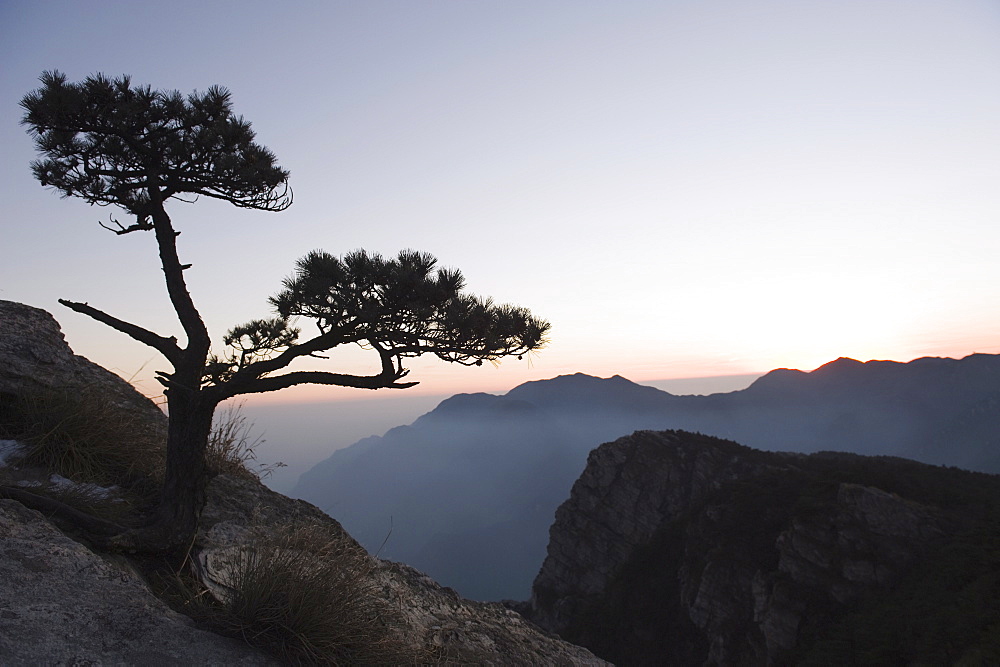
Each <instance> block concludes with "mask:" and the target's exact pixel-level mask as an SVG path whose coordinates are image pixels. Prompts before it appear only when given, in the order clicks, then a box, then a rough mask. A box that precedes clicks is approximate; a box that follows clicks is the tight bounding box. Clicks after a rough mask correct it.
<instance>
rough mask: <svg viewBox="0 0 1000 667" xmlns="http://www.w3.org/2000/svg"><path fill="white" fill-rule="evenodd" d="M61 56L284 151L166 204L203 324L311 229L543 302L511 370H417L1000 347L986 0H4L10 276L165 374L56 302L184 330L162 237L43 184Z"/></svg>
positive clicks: (646, 370)
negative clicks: (159, 248)
mask: <svg viewBox="0 0 1000 667" xmlns="http://www.w3.org/2000/svg"><path fill="white" fill-rule="evenodd" d="M50 69H58V70H61V71H63V72H65V73H66V74H67V75H68V76H69V78H70V80H72V81H79V80H81V79H83V78H84V77H85V76H87V75H88V74H91V73H96V72H103V73H106V74H109V75H119V74H123V73H128V74H131V75H132V77H133V80H134V81H135V82H137V83H141V84H147V83H148V84H150V85H151V86H153V87H154V88H160V89H178V90H181V91H182V92H185V93H187V92H191V91H192V90H195V89H197V90H205V89H206V88H208V87H209V86H211V85H213V84H221V85H223V86H226V87H228V88H229V89H230V90H231V91H232V94H233V99H234V106H235V109H236V110H237V112H238V113H240V114H242V115H244V116H245V117H246V118H247V119H249V120H250V121H251V122H252V123H253V125H254V128H255V129H256V131H257V136H258V140H259V141H260V142H261V143H263V144H264V145H266V146H268V147H269V148H271V149H272V150H273V151H274V152H275V153H276V154H277V156H278V159H279V163H280V164H281V165H282V166H283V167H285V168H287V169H289V170H290V171H291V184H292V187H293V189H294V192H295V204H294V205H293V206H292V207H291V209H289V210H288V211H286V212H284V213H280V214H267V213H260V212H250V211H246V210H240V209H236V208H233V207H231V206H227V205H225V204H222V203H219V202H215V201H208V200H202V201H199V202H197V203H196V204H193V205H192V204H184V203H180V202H177V203H175V204H174V205H173V206H172V207H171V208H170V209H169V210H170V212H171V214H172V216H173V219H174V221H175V224H176V226H177V227H178V229H181V230H182V231H183V235H182V236H181V237H180V239H179V242H180V252H181V257H182V260H184V261H186V262H191V263H192V264H193V265H194V266H193V268H192V269H191V270H190V271H188V272H187V273H186V276H187V278H188V280H189V281H190V287H191V291H192V293H193V296H194V298H195V302H196V303H197V304H198V305H199V307H200V308H201V310H202V312H203V314H204V316H205V319H206V321H207V323H208V325H209V328H210V330H211V331H212V332H213V333H214V334H215V336H216V338H220V337H221V335H222V334H223V333H224V332H225V330H226V329H227V328H228V327H230V326H232V325H233V324H236V323H239V322H243V321H246V320H248V319H252V318H256V317H261V316H266V315H268V311H267V304H266V298H267V297H268V296H269V295H271V294H272V293H274V292H275V291H276V290H277V289H278V288H279V287H280V282H281V279H282V278H283V277H285V276H286V275H287V274H288V273H289V272H290V270H291V269H292V266H293V263H294V261H295V260H296V259H297V258H298V257H300V256H301V255H303V254H305V253H306V252H307V251H309V250H311V249H314V248H323V249H325V250H327V251H330V252H332V253H335V254H341V253H344V252H347V251H350V250H353V249H356V248H366V249H368V250H371V251H376V252H381V253H384V254H395V253H396V252H397V251H398V250H399V249H401V248H415V249H418V250H424V251H428V252H431V253H433V254H434V255H436V256H437V257H438V258H439V259H440V261H441V262H442V264H444V265H447V266H454V267H457V268H460V269H462V271H463V272H464V273H465V275H466V278H467V281H468V285H469V288H470V290H472V291H474V292H476V293H479V294H483V295H489V296H492V297H493V298H494V299H496V300H497V301H503V302H512V303H516V304H519V305H524V306H527V307H529V308H531V309H532V311H533V312H534V313H536V314H537V315H539V316H541V317H544V318H546V319H549V320H550V321H551V322H552V325H553V328H552V333H551V340H552V343H551V345H550V347H549V348H548V349H547V350H545V351H544V352H542V353H541V354H540V355H538V356H537V357H535V358H532V359H531V360H530V364H529V363H528V361H527V360H526V361H522V362H517V361H513V360H512V361H508V362H505V363H504V364H502V365H501V366H500V368H499V369H496V368H492V367H489V366H486V367H484V368H471V369H470V368H463V367H458V366H454V367H453V366H448V365H446V364H444V363H443V362H439V361H436V360H433V359H427V360H419V361H416V362H414V363H413V364H412V368H413V372H412V375H411V378H412V379H416V380H423V383H422V384H421V385H420V386H419V387H418V388H415V389H413V390H410V391H415V392H424V393H433V394H450V393H455V392H459V391H504V390H507V389H509V388H511V387H513V386H515V385H517V384H519V383H521V382H524V381H526V380H529V379H539V378H547V377H552V376H555V375H559V374H563V373H572V372H577V371H581V372H585V373H589V374H592V375H600V376H608V375H612V374H616V373H617V374H621V375H624V376H626V377H628V378H630V379H632V380H635V381H643V380H655V379H662V378H683V377H698V376H717V375H731V374H742V373H752V372H763V371H767V370H769V369H772V368H776V367H791V368H800V369H803V370H810V369H812V368H815V367H816V366H818V365H820V364H822V363H825V362H827V361H830V360H832V359H835V358H837V357H840V356H850V357H854V358H857V359H860V360H868V359H895V360H899V361H909V360H910V359H913V358H916V357H921V356H955V357H962V356H965V355H968V354H971V353H973V352H990V353H997V352H1000V261H998V259H1000V3H998V2H996V1H995V0H982V1H972V0H969V1H966V0H933V1H925V0H905V1H903V0H900V1H885V0H840V1H837V2H834V1H822V2H821V1H812V0H777V1H756V0H742V1H738V2H736V1H719V2H712V1H703V2H694V1H690V2H670V1H668V0H657V1H650V2H638V1H629V0H621V1H611V0H605V1H601V2H595V1H591V0H562V1H546V0H531V1H529V2H523V1H476V0H464V1H459V0H454V1H443V0H435V1H424V0H406V1H394V2H382V1H378V0H375V1H370V2H361V1H357V2H331V1H326V2H291V3H287V4H284V5H279V4H277V3H274V2H266V3H265V2H258V1H245V2H235V1H229V2H222V1H211V0H200V1H199V2H189V1H186V0H182V1H172V2H135V1H128V2H126V1H121V2H108V1H100V0H88V1H85V2H84V1H80V0H75V1H62V2H47V1H45V0H32V1H30V2H29V1H24V0H5V1H4V2H3V3H2V4H0V105H2V109H3V113H2V114H0V146H2V155H3V159H2V161H0V170H2V173H0V188H2V192H0V198H2V201H3V211H2V214H0V215H2V223H0V224H2V227H0V248H2V260H0V299H6V300H12V301H19V302H23V303H27V304H30V305H33V306H37V307H40V308H44V309H46V310H48V311H50V312H52V313H54V314H55V315H56V317H57V318H58V319H59V321H60V323H61V324H62V326H63V330H64V332H65V333H66V336H67V339H68V341H69V343H70V345H71V346H72V347H73V349H74V350H75V351H76V352H77V353H79V354H83V355H85V356H87V357H88V358H90V359H91V360H93V361H95V362H97V363H100V364H102V365H104V366H107V367H109V368H113V369H115V370H116V371H117V372H119V373H120V374H122V375H124V376H126V377H134V378H135V380H136V381H137V382H138V383H139V385H140V386H141V387H142V388H143V390H145V391H148V392H151V393H155V392H156V391H157V388H158V385H156V384H155V383H154V382H153V381H152V380H151V378H152V375H153V371H154V370H156V369H158V368H164V367H165V362H164V361H163V360H162V359H161V358H159V357H157V356H156V355H154V353H152V352H151V351H150V350H149V349H148V348H145V347H144V346H142V345H140V344H138V343H135V342H133V341H131V340H130V339H128V338H126V337H125V336H123V335H120V334H118V333H116V332H113V331H111V330H109V329H107V328H105V327H103V326H102V325H100V324H97V323H94V322H91V321H90V320H88V319H87V318H85V317H84V316H82V315H77V314H75V313H72V312H70V311H68V310H66V309H65V308H62V307H60V306H59V305H58V304H57V303H56V299H57V298H68V299H72V300H77V301H86V302H89V303H90V304H91V305H94V306H96V307H98V308H100V309H102V310H105V311H106V312H109V313H112V314H114V315H117V316H119V317H122V318H124V319H127V320H132V321H135V322H136V323H138V324H141V325H143V326H145V327H147V328H150V329H153V330H155V331H157V332H159V333H161V334H164V335H172V334H177V333H178V332H179V327H178V325H177V324H176V321H175V318H174V316H173V313H172V311H171V309H170V307H169V303H168V301H167V298H166V290H165V288H164V285H163V281H162V276H161V272H160V270H159V268H158V264H157V260H156V249H155V243H154V239H153V237H152V235H150V234H130V235H128V236H124V237H116V236H114V235H112V234H110V233H109V232H105V231H104V230H102V229H101V228H100V227H99V226H98V224H97V223H98V221H99V220H107V216H108V214H109V213H111V211H109V210H108V209H100V208H88V206H87V205H86V204H84V203H83V202H81V201H80V200H76V199H60V198H59V197H58V196H57V195H56V194H54V193H53V192H50V191H47V190H46V189H45V188H42V187H41V186H40V185H39V184H38V183H37V182H36V181H34V180H33V179H32V176H31V173H30V170H29V167H28V163H29V162H30V161H31V160H32V159H33V157H34V148H33V144H32V140H31V138H30V137H29V136H28V135H27V133H26V132H25V130H24V128H23V127H22V126H20V125H19V123H18V121H19V120H20V117H21V110H20V108H19V107H18V102H19V100H20V98H21V97H22V96H23V95H24V94H25V93H27V92H29V91H30V90H32V89H34V88H36V87H37V86H38V76H39V75H40V74H41V72H42V71H43V70H50ZM375 361H376V360H374V359H370V358H369V357H368V356H367V355H366V354H365V353H364V352H363V351H360V350H350V351H344V352H342V353H341V352H338V353H335V354H334V355H333V357H332V358H331V360H330V361H328V362H323V364H322V365H321V367H323V368H328V369H330V370H341V371H347V372H360V373H367V372H371V371H372V370H374V369H375V365H376V364H375ZM359 394H364V392H363V391H362V390H343V391H340V390H335V389H331V388H319V389H317V388H309V389H305V388H303V389H296V390H290V391H289V393H288V395H287V397H286V400H307V399H315V398H318V397H321V396H322V397H328V398H335V397H358V396H359Z"/></svg>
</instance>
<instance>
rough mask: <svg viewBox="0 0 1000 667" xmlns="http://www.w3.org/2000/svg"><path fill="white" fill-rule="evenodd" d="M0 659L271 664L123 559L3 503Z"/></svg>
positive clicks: (28, 662) (18, 506)
mask: <svg viewBox="0 0 1000 667" xmlns="http://www.w3.org/2000/svg"><path fill="white" fill-rule="evenodd" d="M0 580H2V581H3V585H2V586H0V663H2V664H4V665H102V664H107V665H124V664H127V665H136V664H142V665H195V664H198V665H231V664H241V665H267V664H274V663H273V661H271V660H270V659H269V658H267V657H265V656H264V655H262V654H261V653H259V652H257V651H255V650H254V649H252V648H251V647H249V646H247V645H246V644H245V643H243V642H241V641H238V640H235V639H227V638H225V637H220V636H218V635H215V634H212V633H210V632H205V631H203V630H199V629H198V628H196V627H195V626H194V622H193V621H191V619H189V618H187V617H186V616H182V615H181V614H178V613H176V612H174V611H172V610H170V608H168V607H167V606H166V605H165V604H164V603H163V602H161V601H160V600H158V599H157V598H156V597H154V596H153V594H152V593H150V592H149V589H148V588H147V587H146V585H145V583H144V582H143V581H142V579H140V578H139V576H137V575H136V574H135V573H134V572H133V571H132V570H131V569H130V568H129V567H128V566H127V565H126V564H124V562H122V561H119V562H113V561H109V560H105V559H104V558H102V557H100V556H98V555H96V554H94V553H93V552H92V551H90V550H89V549H87V548H86V547H85V546H83V545H81V544H78V543H77V542H74V541H73V540H71V539H69V538H68V537H65V536H64V535H63V534H62V533H60V532H59V531H58V530H56V528H55V527H53V526H52V524H50V523H49V522H48V521H47V520H46V519H45V517H43V516H42V515H41V514H40V513H38V512H35V511H33V510H29V509H26V508H24V507H23V506H22V505H21V504H19V503H17V502H15V501H13V500H0Z"/></svg>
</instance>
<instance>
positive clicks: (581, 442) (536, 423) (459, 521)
mask: <svg viewBox="0 0 1000 667" xmlns="http://www.w3.org/2000/svg"><path fill="white" fill-rule="evenodd" d="M665 429H684V430H688V431H696V432H701V433H705V434H708V435H713V436H717V437H723V438H728V439H730V440H735V441H737V442H739V443H741V444H744V445H747V446H750V447H755V448H757V449H763V450H772V451H798V452H806V453H809V452H816V451H821V450H833V451H847V452H855V453H859V454H869V455H892V456H901V457H906V458H912V459H916V460H919V461H923V462H925V463H934V464H947V465H952V466H957V467H962V468H967V469H971V470H980V471H985V472H1000V355H985V354H975V355H971V356H969V357H966V358H964V359H960V360H956V359H945V358H924V359H917V360H915V361H912V362H910V363H898V362H892V361H869V362H866V363H861V362H858V361H855V360H853V359H838V360H836V361H833V362H830V363H828V364H826V365H824V366H822V367H820V368H818V369H816V370H814V371H812V372H802V371H795V370H788V369H779V370H775V371H772V372H770V373H768V374H767V375H765V376H763V377H761V378H760V379H758V380H757V381H756V382H754V383H753V384H752V385H751V386H750V387H748V388H747V389H744V390H741V391H734V392H730V393H726V394H712V395H709V396H674V395H672V394H669V393H667V392H664V391H660V390H658V389H654V388H652V387H646V386H642V385H639V384H636V383H634V382H631V381H629V380H627V379H625V378H622V377H620V376H615V377H612V378H607V379H602V378H595V377H591V376H588V375H584V374H581V373H577V374H576V375H563V376H559V377H557V378H553V379H550V380H540V381H536V382H528V383H525V384H523V385H520V386H518V387H515V388H514V389H512V390H511V391H509V392H508V393H507V394H506V395H504V396H494V395H490V394H460V395H457V396H453V397H452V398H449V399H447V400H445V401H443V402H442V403H441V404H440V405H439V406H438V407H437V408H436V409H435V410H433V411H431V412H429V413H427V414H425V415H423V416H422V417H420V418H419V419H417V420H416V421H415V422H414V423H413V424H412V425H410V426H401V427H398V428H395V429H392V430H390V431H389V432H388V433H386V434H385V435H384V436H382V437H371V438H366V439H364V440H361V441H359V442H358V443H356V444H354V445H352V446H351V447H348V448H346V449H342V450H339V451H336V452H334V453H333V455H332V456H330V458H328V459H327V460H325V461H322V462H321V463H319V464H317V465H316V466H315V467H313V468H312V469H311V470H309V471H308V472H306V473H305V474H303V475H302V477H301V478H300V480H299V483H298V485H297V486H296V487H295V489H294V490H293V492H292V495H294V496H296V497H300V498H303V499H305V500H308V501H310V502H312V503H315V504H316V505H318V506H319V507H321V508H322V509H324V510H325V511H327V512H328V513H329V514H331V515H332V516H333V517H335V518H336V519H338V520H340V521H341V522H342V523H343V524H344V526H345V528H347V529H348V530H349V531H350V532H351V534H352V535H354V536H355V537H356V538H357V539H358V540H359V541H360V542H361V543H362V544H364V545H365V546H366V547H367V548H368V549H369V550H371V551H376V550H378V549H379V547H380V545H382V543H383V541H385V546H384V547H383V549H382V552H381V554H380V555H381V556H382V557H384V558H389V559H392V560H401V561H403V562H406V563H408V564H410V565H412V566H414V567H416V568H418V569H420V570H423V571H425V572H427V573H428V574H430V575H431V576H432V577H434V578H435V579H437V580H438V581H440V582H441V583H443V584H445V585H448V586H452V587H454V588H456V589H457V590H458V591H459V592H461V593H462V594H463V595H465V596H467V597H471V598H477V599H486V600H490V599H501V598H511V599H526V598H527V597H528V594H529V591H530V586H531V581H532V579H533V578H534V576H535V574H536V573H537V572H538V568H539V567H540V565H541V563H542V559H543V558H544V556H545V548H546V544H547V539H548V535H547V531H548V527H549V526H550V525H551V523H552V519H553V516H554V512H555V509H556V507H557V506H558V505H559V504H560V503H561V502H562V501H563V500H565V499H566V498H567V497H568V496H569V490H570V487H571V486H572V484H573V482H574V481H575V480H576V479H577V477H578V476H579V475H580V473H581V472H582V471H583V468H584V465H585V463H586V459H587V454H588V453H589V452H590V450H591V449H593V448H594V447H596V446H597V445H599V444H601V443H602V442H606V441H609V440H613V439H616V438H618V437H620V436H622V435H627V434H629V433H632V432H633V431H636V430H665ZM390 530H391V534H389V533H390ZM387 535H388V539H386V537H387Z"/></svg>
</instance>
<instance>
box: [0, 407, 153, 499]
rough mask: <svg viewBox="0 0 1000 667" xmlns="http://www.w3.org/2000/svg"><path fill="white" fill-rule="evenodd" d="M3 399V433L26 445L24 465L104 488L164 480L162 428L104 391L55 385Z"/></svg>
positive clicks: (22, 460) (22, 463) (21, 460)
mask: <svg viewBox="0 0 1000 667" xmlns="http://www.w3.org/2000/svg"><path fill="white" fill-rule="evenodd" d="M4 402H5V403H8V405H7V407H6V409H5V410H4V415H5V419H4V422H5V423H4V431H5V433H6V434H7V435H8V437H10V438H12V439H15V440H17V441H19V442H20V443H22V444H23V445H25V446H26V448H27V450H26V452H25V454H24V456H23V457H21V459H20V464H21V465H22V466H37V467H40V468H44V469H45V470H48V471H51V472H53V473H57V474H59V475H61V476H63V477H66V478H68V479H71V480H73V481H76V482H87V483H91V484H98V485H105V486H107V485H113V484H119V485H125V486H136V485H137V484H139V483H140V482H142V481H150V480H158V479H160V478H162V471H163V466H164V461H165V457H166V443H165V442H164V438H163V435H164V431H163V430H162V429H158V428H155V427H151V424H150V422H149V418H148V416H145V415H137V414H135V413H134V412H132V411H130V410H128V409H125V408H123V407H122V406H120V405H118V404H116V403H115V402H114V401H113V400H112V399H111V398H110V397H108V396H107V395H105V394H103V393H100V392H97V391H93V392H87V391H68V390H54V389H53V390H46V391H38V392H34V393H30V394H21V395H17V396H13V397H9V398H7V397H5V401H4Z"/></svg>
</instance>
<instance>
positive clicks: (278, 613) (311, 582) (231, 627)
mask: <svg viewBox="0 0 1000 667" xmlns="http://www.w3.org/2000/svg"><path fill="white" fill-rule="evenodd" d="M374 567H375V564H374V561H373V560H372V559H371V558H370V557H369V556H368V554H367V553H365V551H364V550H363V549H362V548H361V547H359V546H358V545H357V544H354V543H353V542H351V541H350V540H348V539H344V538H342V537H338V536H334V535H331V534H330V532H329V530H328V529H325V528H324V527H322V526H320V525H300V526H292V527H286V528H280V529H274V530H272V531H263V530H256V531H255V533H254V535H253V536H252V539H251V540H249V541H248V543H247V544H246V545H241V546H240V547H239V548H236V549H234V550H233V553H232V555H231V556H230V557H229V558H228V559H225V568H224V569H225V571H226V572H227V576H226V580H225V581H222V582H221V583H222V584H223V585H224V586H225V593H224V594H223V595H222V597H223V599H222V600H221V601H220V602H221V604H219V605H217V607H216V608H215V609H214V611H213V612H212V616H213V618H211V619H209V620H210V622H211V624H212V625H215V626H216V627H218V628H219V629H220V630H222V631H225V632H227V633H229V634H235V635H239V636H241V637H243V638H244V639H245V640H246V641H247V642H248V643H250V644H252V645H254V646H257V647H258V648H261V649H263V650H265V651H267V652H269V653H271V654H272V655H274V656H275V657H277V658H279V659H281V660H282V661H286V662H289V663H292V664H332V665H339V664H400V663H413V661H414V657H413V655H412V652H411V651H408V650H407V649H406V647H405V646H404V645H403V644H402V643H401V642H400V640H399V639H398V638H397V637H398V636H397V634H396V633H395V632H394V631H393V626H394V625H397V624H398V621H397V620H395V619H394V617H393V615H392V613H391V610H390V608H389V606H388V604H387V603H386V602H385V601H384V600H382V599H381V598H380V597H379V596H378V591H377V590H376V588H377V584H376V582H375V580H374V579H373V577H372V573H373V569H374Z"/></svg>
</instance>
